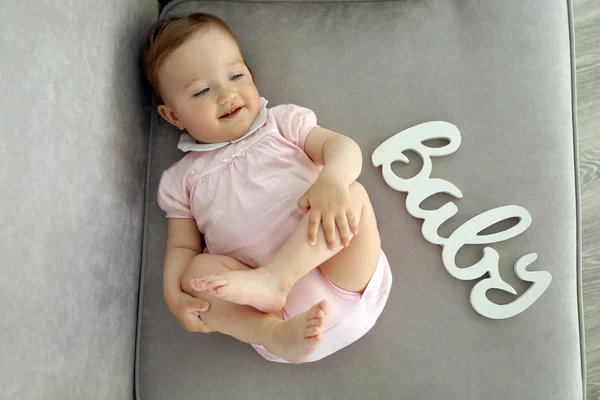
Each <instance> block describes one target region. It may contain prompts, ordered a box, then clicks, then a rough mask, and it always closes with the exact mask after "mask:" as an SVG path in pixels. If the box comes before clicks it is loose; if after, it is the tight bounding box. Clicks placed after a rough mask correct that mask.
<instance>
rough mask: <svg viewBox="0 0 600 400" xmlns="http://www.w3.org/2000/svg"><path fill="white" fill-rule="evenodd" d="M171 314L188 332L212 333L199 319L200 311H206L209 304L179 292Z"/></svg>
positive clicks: (212, 330)
mask: <svg viewBox="0 0 600 400" xmlns="http://www.w3.org/2000/svg"><path fill="white" fill-rule="evenodd" d="M171 305H172V307H173V308H172V309H171V312H172V313H173V314H175V316H176V317H177V319H178V320H179V322H180V323H181V325H183V327H184V328H185V329H186V330H187V331H188V332H199V333H209V332H214V331H215V330H214V329H211V328H210V327H209V326H208V325H206V323H204V321H202V318H201V317H200V311H207V310H208V309H209V307H210V304H209V303H208V302H207V301H204V300H200V299H197V298H195V297H193V296H190V295H189V294H187V293H184V292H181V293H179V294H177V295H176V297H175V298H174V301H173V303H172V304H171Z"/></svg>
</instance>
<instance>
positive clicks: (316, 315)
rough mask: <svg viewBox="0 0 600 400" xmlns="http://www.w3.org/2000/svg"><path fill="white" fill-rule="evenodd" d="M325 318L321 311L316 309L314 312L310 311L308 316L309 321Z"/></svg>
mask: <svg viewBox="0 0 600 400" xmlns="http://www.w3.org/2000/svg"><path fill="white" fill-rule="evenodd" d="M324 316H325V313H324V312H323V310H321V309H320V308H317V309H315V310H312V311H311V312H310V314H309V319H313V318H323V317H324Z"/></svg>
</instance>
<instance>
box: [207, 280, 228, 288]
mask: <svg viewBox="0 0 600 400" xmlns="http://www.w3.org/2000/svg"><path fill="white" fill-rule="evenodd" d="M226 283H227V282H226V281H224V280H223V279H219V278H217V277H214V278H213V279H211V280H210V281H208V282H206V287H208V289H209V290H211V291H214V290H217V289H218V288H220V287H222V286H224V285H225V284H226Z"/></svg>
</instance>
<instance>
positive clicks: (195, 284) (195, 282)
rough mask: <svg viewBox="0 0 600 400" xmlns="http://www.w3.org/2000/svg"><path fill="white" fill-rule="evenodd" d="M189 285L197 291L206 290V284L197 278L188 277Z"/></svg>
mask: <svg viewBox="0 0 600 400" xmlns="http://www.w3.org/2000/svg"><path fill="white" fill-rule="evenodd" d="M190 286H191V287H192V289H194V290H195V291H198V292H201V291H204V290H206V285H204V283H203V282H202V281H201V280H200V279H199V278H192V279H190Z"/></svg>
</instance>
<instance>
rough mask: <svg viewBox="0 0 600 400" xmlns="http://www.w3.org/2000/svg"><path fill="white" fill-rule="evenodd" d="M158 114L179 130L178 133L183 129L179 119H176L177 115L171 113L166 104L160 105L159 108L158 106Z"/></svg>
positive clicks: (173, 112)
mask: <svg viewBox="0 0 600 400" xmlns="http://www.w3.org/2000/svg"><path fill="white" fill-rule="evenodd" d="M158 113H159V114H160V116H161V117H163V118H164V119H166V120H167V121H168V122H169V123H170V124H171V125H173V126H174V127H176V128H177V129H179V130H180V131H182V130H184V129H185V127H184V126H183V124H182V123H181V122H180V121H179V118H177V114H175V111H173V110H172V109H171V108H170V107H169V106H167V105H166V104H161V105H160V106H158Z"/></svg>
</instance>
